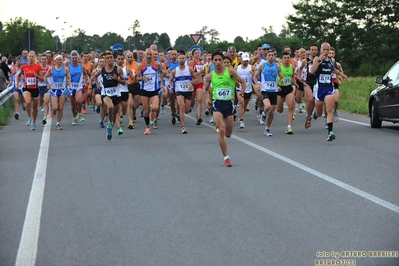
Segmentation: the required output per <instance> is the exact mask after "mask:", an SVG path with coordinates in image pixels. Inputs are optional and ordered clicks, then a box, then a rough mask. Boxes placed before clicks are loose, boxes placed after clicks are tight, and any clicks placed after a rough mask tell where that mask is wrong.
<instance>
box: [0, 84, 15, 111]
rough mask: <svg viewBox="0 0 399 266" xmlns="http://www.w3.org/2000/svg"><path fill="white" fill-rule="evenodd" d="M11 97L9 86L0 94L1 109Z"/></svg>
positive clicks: (10, 87)
mask: <svg viewBox="0 0 399 266" xmlns="http://www.w3.org/2000/svg"><path fill="white" fill-rule="evenodd" d="M11 97H12V86H9V87H7V89H5V90H4V91H2V92H0V107H3V106H4V105H5V104H6V103H7V102H8V100H9V99H10V98H11Z"/></svg>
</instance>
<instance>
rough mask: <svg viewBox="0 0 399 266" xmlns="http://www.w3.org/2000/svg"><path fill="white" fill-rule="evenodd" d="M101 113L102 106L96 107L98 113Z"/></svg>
mask: <svg viewBox="0 0 399 266" xmlns="http://www.w3.org/2000/svg"><path fill="white" fill-rule="evenodd" d="M100 112H101V107H100V106H96V113H97V114H99V113H100Z"/></svg>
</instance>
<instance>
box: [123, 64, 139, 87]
mask: <svg viewBox="0 0 399 266" xmlns="http://www.w3.org/2000/svg"><path fill="white" fill-rule="evenodd" d="M124 65H125V66H126V67H127V68H129V69H130V70H131V71H132V74H133V76H134V80H132V79H131V78H130V77H129V79H128V81H127V82H128V84H132V83H137V82H138V81H137V79H136V77H137V72H138V69H137V62H136V61H134V60H133V62H132V63H131V64H130V65H128V62H127V61H126V62H125V63H124Z"/></svg>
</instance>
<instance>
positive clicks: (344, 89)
mask: <svg viewBox="0 0 399 266" xmlns="http://www.w3.org/2000/svg"><path fill="white" fill-rule="evenodd" d="M377 86H378V84H377V83H375V77H349V81H348V82H345V81H343V82H342V84H341V86H340V88H339V107H338V109H339V110H340V111H346V112H349V113H356V114H363V115H368V99H369V96H370V93H371V92H372V91H373V90H374V89H375V88H377Z"/></svg>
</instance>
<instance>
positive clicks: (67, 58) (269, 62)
mask: <svg viewBox="0 0 399 266" xmlns="http://www.w3.org/2000/svg"><path fill="white" fill-rule="evenodd" d="M320 49H321V50H320V54H319V52H318V46H317V45H311V46H310V47H309V50H306V49H304V48H298V49H296V50H295V56H294V57H291V49H290V48H289V47H285V48H284V51H283V53H282V57H281V58H277V51H276V50H274V49H271V48H270V45H269V44H267V43H264V44H262V45H259V46H258V47H257V49H256V50H255V51H254V52H253V55H251V54H250V53H249V52H239V51H237V50H236V48H235V47H233V46H230V47H228V49H227V51H223V50H222V49H216V50H215V51H213V52H212V53H207V52H205V51H203V52H202V53H201V51H200V50H199V49H194V50H192V51H179V50H175V49H173V48H170V49H168V50H167V51H165V52H161V51H158V49H157V46H156V45H155V44H152V45H151V46H150V47H149V48H147V49H146V50H139V51H133V52H130V51H117V52H111V51H106V52H105V53H102V54H100V53H95V52H92V53H90V54H89V53H83V54H79V53H78V52H77V51H72V52H71V53H70V54H69V55H67V54H66V53H65V52H64V51H61V52H59V53H52V52H51V51H46V52H45V53H42V54H39V55H36V54H35V52H34V51H29V52H28V51H26V50H24V51H23V52H22V56H20V57H18V58H16V61H15V64H14V65H13V67H12V70H11V72H12V75H13V85H12V86H13V93H14V96H15V97H14V98H15V106H14V109H15V113H14V117H15V119H17V120H18V119H19V112H18V108H19V102H20V101H22V102H23V108H25V107H26V112H27V115H28V120H27V122H26V125H27V126H30V127H31V129H32V130H35V129H36V120H37V117H38V113H39V106H41V107H42V110H41V111H42V112H43V119H42V124H43V125H46V124H47V119H48V115H50V116H52V117H54V119H56V126H55V127H56V129H57V130H62V129H63V127H62V126H61V122H62V117H63V113H64V104H65V101H66V100H68V99H69V100H70V103H71V112H72V114H73V120H72V125H76V124H77V123H78V121H84V116H83V115H84V114H85V113H87V109H88V108H89V107H92V108H93V110H95V111H97V113H99V115H100V118H99V126H100V127H101V128H106V137H107V139H108V140H111V139H112V137H113V128H114V127H116V132H117V134H118V135H121V134H123V129H122V126H121V125H122V121H123V118H124V117H125V116H127V118H128V125H127V128H128V129H133V128H134V124H135V123H136V122H137V116H141V117H143V119H144V122H145V131H144V134H145V135H150V134H151V125H152V128H154V129H156V128H158V119H159V118H158V117H159V114H160V113H165V106H166V105H169V106H170V110H171V123H172V124H173V125H175V124H176V123H177V122H178V123H180V132H181V134H187V129H186V124H185V114H188V113H189V112H193V113H195V114H196V120H197V122H196V124H197V125H198V126H199V125H201V123H202V122H203V118H202V113H203V106H204V107H205V112H204V114H205V115H209V116H210V121H209V122H210V123H214V124H215V126H216V131H217V132H218V134H219V145H220V148H221V151H222V154H223V157H224V165H225V166H227V167H230V166H231V161H230V157H229V155H228V150H227V144H226V138H229V137H230V136H231V134H232V131H233V126H234V121H235V120H236V117H237V114H236V109H237V108H238V126H239V128H240V129H243V128H245V122H244V114H245V112H246V111H248V110H249V108H248V103H249V101H250V100H251V99H252V98H253V97H254V98H255V99H256V100H255V101H256V104H255V110H256V112H257V118H258V121H259V123H260V124H262V125H265V128H264V134H265V135H266V136H269V137H270V136H272V133H271V124H272V122H273V118H274V113H275V111H276V110H277V112H280V113H281V112H283V110H284V103H285V104H286V106H287V110H288V111H287V129H286V131H285V133H286V134H293V129H292V121H293V120H294V119H295V112H296V111H295V109H296V108H295V106H296V105H297V106H298V111H299V112H302V110H303V109H305V108H306V122H305V124H304V127H305V128H306V129H308V128H310V127H311V120H312V119H317V118H318V117H321V116H322V115H323V112H324V115H325V119H326V128H327V131H328V133H327V141H332V140H334V139H335V133H334V132H333V122H334V121H338V115H337V112H336V110H337V107H338V96H339V94H338V89H339V85H340V82H341V81H340V80H341V79H344V80H346V79H347V76H346V75H345V74H344V73H343V71H342V67H341V65H340V64H339V63H338V62H336V61H335V59H334V57H335V53H334V49H333V48H332V47H330V45H329V44H328V43H323V44H322V45H321V47H320ZM20 95H22V96H23V97H22V99H20ZM303 98H304V99H306V101H305V102H306V107H305V106H304V104H303ZM107 120H108V124H107V125H105V123H106V122H107Z"/></svg>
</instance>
